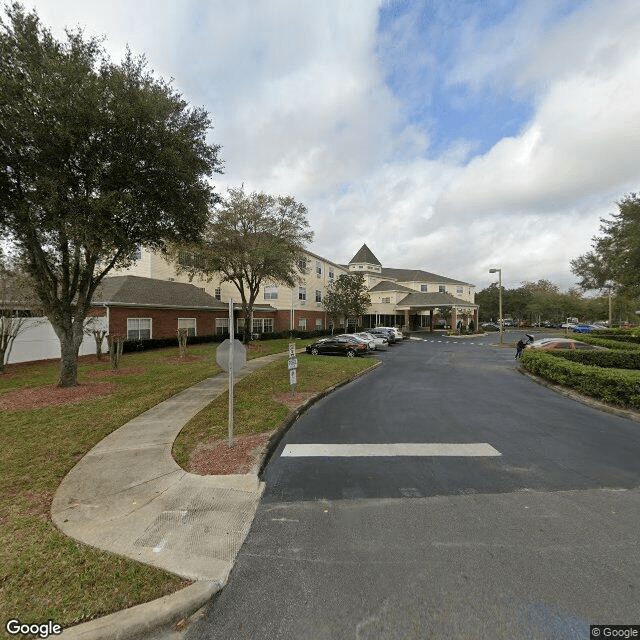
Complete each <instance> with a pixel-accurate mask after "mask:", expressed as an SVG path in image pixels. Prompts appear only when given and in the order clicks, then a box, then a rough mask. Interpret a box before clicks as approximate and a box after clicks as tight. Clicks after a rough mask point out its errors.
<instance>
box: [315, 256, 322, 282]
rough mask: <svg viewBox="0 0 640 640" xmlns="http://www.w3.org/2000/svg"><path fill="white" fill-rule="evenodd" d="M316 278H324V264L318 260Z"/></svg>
mask: <svg viewBox="0 0 640 640" xmlns="http://www.w3.org/2000/svg"><path fill="white" fill-rule="evenodd" d="M316 277H317V278H322V262H320V261H319V260H316Z"/></svg>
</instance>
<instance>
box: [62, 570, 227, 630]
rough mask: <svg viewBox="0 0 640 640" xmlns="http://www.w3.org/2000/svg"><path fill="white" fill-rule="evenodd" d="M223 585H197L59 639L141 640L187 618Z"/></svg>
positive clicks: (116, 614) (91, 624)
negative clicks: (155, 631) (157, 630)
mask: <svg viewBox="0 0 640 640" xmlns="http://www.w3.org/2000/svg"><path fill="white" fill-rule="evenodd" d="M223 586H224V585H223V584H220V583H219V582H196V583H194V584H192V585H191V586H189V587H185V588H184V589H181V590H180V591H176V592H175V593H172V594H171V595H168V596H164V598H158V599H157V600H152V601H151V602H145V603H144V604H139V605H137V606H135V607H131V609H124V610H123V611H116V612H115V613H111V614H109V615H108V616H104V617H103V618H97V619H96V620H91V621H89V622H84V623H82V624H79V625H77V626H74V627H69V628H68V629H66V630H64V631H63V632H62V634H61V635H59V636H57V637H58V638H61V640H125V639H126V640H142V639H143V638H147V637H149V634H150V633H151V632H153V631H154V630H156V629H159V628H161V627H168V626H169V625H173V624H176V623H177V622H179V621H180V620H182V619H185V618H188V617H189V616H190V615H191V614H193V613H195V612H196V611H197V610H198V609H200V608H201V607H203V606H204V605H205V604H206V603H207V602H208V601H209V600H210V599H211V597H212V596H213V595H214V594H216V593H217V592H218V591H220V589H222V587H223Z"/></svg>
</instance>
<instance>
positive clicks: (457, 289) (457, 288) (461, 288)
mask: <svg viewBox="0 0 640 640" xmlns="http://www.w3.org/2000/svg"><path fill="white" fill-rule="evenodd" d="M456 293H464V287H456Z"/></svg>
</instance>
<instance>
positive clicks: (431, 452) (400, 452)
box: [282, 442, 502, 458]
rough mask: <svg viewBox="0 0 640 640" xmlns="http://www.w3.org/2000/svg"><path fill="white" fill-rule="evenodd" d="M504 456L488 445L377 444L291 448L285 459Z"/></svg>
mask: <svg viewBox="0 0 640 640" xmlns="http://www.w3.org/2000/svg"><path fill="white" fill-rule="evenodd" d="M500 455H502V454H501V453H500V452H499V451H498V450H497V449H494V448H493V447H492V446H491V445H490V444H487V443H486V442H475V443H445V442H432V443H425V442H398V443H376V444H369V443H367V444H364V443H363V444H358V443H354V444H288V445H286V446H285V448H284V450H283V452H282V456H283V457H286V458H311V457H322V458H355V457H374V456H386V457H397V456H412V457H436V456H438V457H440V456H448V457H495V456H500Z"/></svg>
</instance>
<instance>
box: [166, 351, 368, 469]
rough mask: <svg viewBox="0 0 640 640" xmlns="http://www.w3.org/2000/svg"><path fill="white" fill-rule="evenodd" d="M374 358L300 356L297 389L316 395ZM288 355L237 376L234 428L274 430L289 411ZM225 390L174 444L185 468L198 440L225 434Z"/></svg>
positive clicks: (236, 430)
mask: <svg viewBox="0 0 640 640" xmlns="http://www.w3.org/2000/svg"><path fill="white" fill-rule="evenodd" d="M376 362H377V360H375V359H373V358H369V357H368V358H340V357H324V356H310V355H306V354H299V355H298V369H297V384H296V392H297V393H299V394H316V393H319V392H321V391H324V390H325V389H328V388H329V387H332V386H333V385H335V384H338V383H339V382H342V381H343V380H346V379H349V378H351V377H353V376H354V375H356V374H357V373H360V372H361V371H363V370H365V369H368V368H370V367H372V366H374V364H375V363H376ZM290 389H291V387H290V384H289V371H288V369H287V364H286V360H282V361H276V362H273V363H271V364H270V365H267V366H266V367H264V368H262V369H260V370H258V371H256V372H254V373H252V374H251V375H250V376H248V377H247V378H244V379H243V380H240V381H239V382H238V383H237V384H236V385H235V386H234V422H235V427H234V433H235V435H237V436H246V435H253V434H260V433H265V432H270V431H273V430H274V429H276V428H277V427H278V426H279V425H280V424H281V423H282V421H283V420H284V419H285V418H286V417H287V415H288V414H289V413H291V411H292V409H291V408H290V407H288V406H286V404H283V402H282V398H283V396H285V397H286V396H287V395H288V394H289V393H290ZM228 416H229V395H228V393H224V394H222V395H221V396H219V397H218V398H216V399H215V400H214V401H213V402H211V404H209V405H208V406H207V407H205V408H204V409H203V410H202V411H200V412H199V413H198V414H197V415H196V416H194V417H193V418H192V419H191V420H190V421H189V422H188V423H187V424H186V425H185V426H184V427H183V429H182V431H181V432H180V435H179V436H178V437H177V438H176V441H175V443H174V446H173V456H174V458H175V459H176V461H177V462H178V464H180V465H181V466H182V467H183V468H184V469H187V470H191V469H190V466H189V459H190V457H191V455H192V454H193V453H194V451H195V450H196V448H197V447H198V445H199V444H201V443H202V442H206V441H213V442H215V441H219V440H223V439H224V438H226V437H227V434H228Z"/></svg>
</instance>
